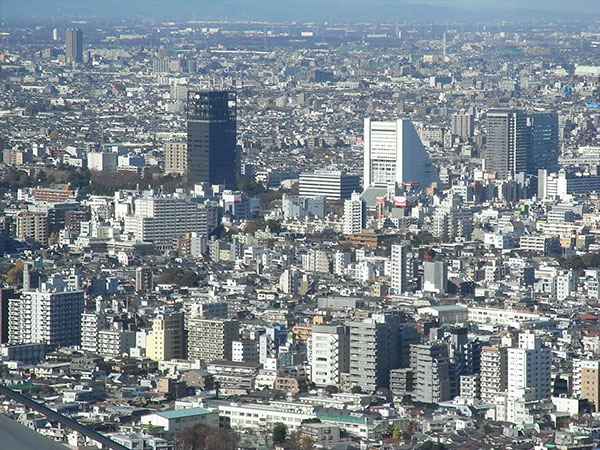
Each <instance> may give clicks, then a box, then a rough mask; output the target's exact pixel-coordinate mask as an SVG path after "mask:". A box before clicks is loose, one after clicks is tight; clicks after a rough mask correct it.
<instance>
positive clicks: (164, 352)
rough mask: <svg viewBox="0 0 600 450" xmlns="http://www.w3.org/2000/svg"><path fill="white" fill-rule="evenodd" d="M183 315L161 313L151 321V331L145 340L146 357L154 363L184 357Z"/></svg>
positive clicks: (178, 313)
mask: <svg viewBox="0 0 600 450" xmlns="http://www.w3.org/2000/svg"><path fill="white" fill-rule="evenodd" d="M185 350H186V349H185V339H184V329H183V314H182V313H180V312H171V313H163V314H159V315H157V316H156V317H155V318H154V319H152V330H151V332H150V334H149V335H148V337H147V338H146V356H147V357H148V358H150V359H152V360H154V361H169V360H171V359H183V358H184V357H185Z"/></svg>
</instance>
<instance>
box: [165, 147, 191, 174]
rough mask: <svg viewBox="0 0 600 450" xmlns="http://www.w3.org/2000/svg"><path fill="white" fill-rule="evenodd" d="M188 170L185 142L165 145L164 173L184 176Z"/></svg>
mask: <svg viewBox="0 0 600 450" xmlns="http://www.w3.org/2000/svg"><path fill="white" fill-rule="evenodd" d="M187 169H188V151H187V143H186V142H167V143H165V173H166V174H176V175H177V174H178V175H185V174H186V173H187Z"/></svg>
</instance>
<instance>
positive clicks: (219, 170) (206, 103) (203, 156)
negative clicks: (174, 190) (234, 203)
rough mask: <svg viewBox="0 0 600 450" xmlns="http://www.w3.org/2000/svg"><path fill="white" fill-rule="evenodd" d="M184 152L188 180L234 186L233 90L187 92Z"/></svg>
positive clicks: (227, 186)
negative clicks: (185, 144)
mask: <svg viewBox="0 0 600 450" xmlns="http://www.w3.org/2000/svg"><path fill="white" fill-rule="evenodd" d="M187 153H188V160H187V179H188V181H189V182H190V183H202V182H208V183H209V184H211V185H214V184H224V185H225V187H226V188H228V189H235V187H236V178H237V175H238V172H239V161H238V154H237V149H236V94H235V92H232V91H202V92H201V91H190V92H188V109H187Z"/></svg>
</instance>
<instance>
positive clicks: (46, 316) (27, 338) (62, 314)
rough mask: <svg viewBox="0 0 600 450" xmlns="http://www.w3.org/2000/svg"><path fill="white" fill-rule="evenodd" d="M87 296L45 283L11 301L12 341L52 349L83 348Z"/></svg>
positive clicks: (10, 329)
mask: <svg viewBox="0 0 600 450" xmlns="http://www.w3.org/2000/svg"><path fill="white" fill-rule="evenodd" d="M83 297H84V292H83V291H80V290H70V289H69V288H68V287H67V286H66V285H64V284H63V285H62V286H60V285H56V286H55V285H53V284H49V283H44V284H43V285H42V287H41V288H40V289H38V290H35V291H25V292H23V293H22V294H21V297H20V298H16V299H11V300H9V323H8V328H9V341H10V342H12V343H19V344H26V343H31V342H37V343H45V344H47V345H48V346H49V347H54V348H57V347H64V346H70V345H80V343H81V314H82V312H83Z"/></svg>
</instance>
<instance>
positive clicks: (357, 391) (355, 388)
mask: <svg viewBox="0 0 600 450" xmlns="http://www.w3.org/2000/svg"><path fill="white" fill-rule="evenodd" d="M350 392H352V393H353V394H361V393H362V388H361V387H360V386H359V385H358V384H355V385H354V386H352V387H351V388H350Z"/></svg>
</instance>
